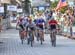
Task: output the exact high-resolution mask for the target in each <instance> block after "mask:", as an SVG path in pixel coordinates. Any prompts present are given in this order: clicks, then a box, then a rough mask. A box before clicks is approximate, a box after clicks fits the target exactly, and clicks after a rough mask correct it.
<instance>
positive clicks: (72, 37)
mask: <svg viewBox="0 0 75 55" xmlns="http://www.w3.org/2000/svg"><path fill="white" fill-rule="evenodd" d="M62 36H64V37H67V38H69V39H73V40H75V37H74V36H69V35H66V34H62Z"/></svg>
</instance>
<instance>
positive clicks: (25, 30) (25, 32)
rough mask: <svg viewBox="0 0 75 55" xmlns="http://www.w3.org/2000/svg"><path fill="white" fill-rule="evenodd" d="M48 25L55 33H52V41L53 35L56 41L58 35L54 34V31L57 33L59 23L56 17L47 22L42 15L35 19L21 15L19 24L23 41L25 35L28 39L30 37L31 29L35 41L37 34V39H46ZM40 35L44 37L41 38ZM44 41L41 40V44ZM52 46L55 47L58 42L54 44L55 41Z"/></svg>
mask: <svg viewBox="0 0 75 55" xmlns="http://www.w3.org/2000/svg"><path fill="white" fill-rule="evenodd" d="M47 25H48V27H49V30H50V32H51V34H52V33H53V34H52V35H50V37H51V42H52V41H53V40H52V37H53V38H54V37H55V38H54V40H55V41H53V42H56V36H54V33H56V29H57V25H58V23H57V21H56V20H55V19H54V17H52V18H51V19H49V20H48V21H47V22H46V20H44V19H43V17H41V15H40V16H39V17H37V18H36V19H34V20H32V19H31V18H30V17H29V16H24V17H19V18H18V22H17V26H19V27H20V30H19V34H20V37H21V40H22V43H23V40H24V37H25V38H27V39H28V38H29V31H31V32H30V33H32V37H33V42H34V37H35V36H36V37H37V41H39V40H42V42H43V41H45V39H44V30H45V27H46V26H47ZM53 31H54V32H53ZM38 33H39V34H38ZM40 35H41V36H40ZM39 36H40V37H42V38H41V39H39ZM42 42H41V44H42ZM28 44H29V43H28ZM52 46H54V47H55V46H56V44H55V43H54V45H53V43H52Z"/></svg>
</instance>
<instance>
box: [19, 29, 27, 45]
mask: <svg viewBox="0 0 75 55" xmlns="http://www.w3.org/2000/svg"><path fill="white" fill-rule="evenodd" d="M19 36H20V39H21V43H22V44H23V41H24V39H25V38H27V32H26V31H25V30H19Z"/></svg>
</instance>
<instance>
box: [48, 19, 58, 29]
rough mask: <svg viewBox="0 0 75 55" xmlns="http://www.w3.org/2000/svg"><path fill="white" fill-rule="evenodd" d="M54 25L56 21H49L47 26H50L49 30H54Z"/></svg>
mask: <svg viewBox="0 0 75 55" xmlns="http://www.w3.org/2000/svg"><path fill="white" fill-rule="evenodd" d="M56 25H57V21H56V20H50V21H49V26H50V29H51V30H53V29H56Z"/></svg>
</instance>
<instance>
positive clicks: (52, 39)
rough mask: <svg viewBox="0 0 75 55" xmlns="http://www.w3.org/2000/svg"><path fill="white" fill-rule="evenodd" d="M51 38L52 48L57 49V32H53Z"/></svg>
mask: <svg viewBox="0 0 75 55" xmlns="http://www.w3.org/2000/svg"><path fill="white" fill-rule="evenodd" d="M50 37H51V43H52V46H53V47H56V30H55V29H54V30H51V34H50Z"/></svg>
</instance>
